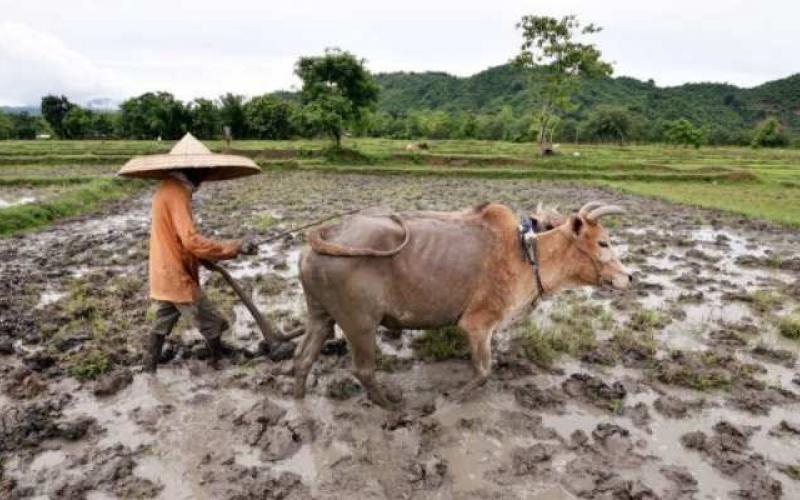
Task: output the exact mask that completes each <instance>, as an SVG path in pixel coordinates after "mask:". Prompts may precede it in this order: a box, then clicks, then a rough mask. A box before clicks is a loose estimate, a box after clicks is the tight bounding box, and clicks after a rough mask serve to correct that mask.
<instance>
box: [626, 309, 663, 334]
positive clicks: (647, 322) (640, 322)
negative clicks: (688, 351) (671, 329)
mask: <svg viewBox="0 0 800 500" xmlns="http://www.w3.org/2000/svg"><path fill="white" fill-rule="evenodd" d="M667 323H669V318H668V317H667V316H665V315H664V314H662V313H660V312H658V311H656V310H654V309H638V310H637V311H636V312H635V313H633V314H632V315H631V318H630V321H629V326H630V327H631V329H633V330H635V331H638V332H648V331H651V330H653V329H658V328H662V327H663V326H665V325H666V324H667Z"/></svg>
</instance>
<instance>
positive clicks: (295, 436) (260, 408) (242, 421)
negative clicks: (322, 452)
mask: <svg viewBox="0 0 800 500" xmlns="http://www.w3.org/2000/svg"><path fill="white" fill-rule="evenodd" d="M285 416H286V410H285V409H283V408H281V407H279V406H277V405H276V404H275V403H272V402H271V401H269V400H266V399H265V400H264V401H262V402H260V403H256V404H255V405H254V406H253V407H252V408H250V409H249V410H248V411H246V412H245V413H243V414H241V415H239V416H237V417H236V418H235V419H234V421H233V423H234V424H235V425H237V426H244V428H245V435H246V442H247V444H248V445H250V446H253V447H255V448H258V449H260V450H261V457H262V459H263V460H265V461H268V462H272V461H277V460H285V459H286V458H289V457H290V456H292V455H294V454H295V453H296V452H297V450H299V449H300V446H301V444H302V443H303V442H310V441H311V440H312V438H313V423H312V422H311V421H310V420H299V419H295V420H286V419H285V418H284V417H285Z"/></svg>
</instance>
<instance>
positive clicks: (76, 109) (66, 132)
mask: <svg viewBox="0 0 800 500" xmlns="http://www.w3.org/2000/svg"><path fill="white" fill-rule="evenodd" d="M91 129H92V116H91V115H90V114H89V113H88V112H86V111H84V110H83V109H82V108H81V107H80V106H73V107H72V108H70V110H69V111H67V114H66V115H64V119H63V120H62V122H61V130H62V131H61V133H62V136H63V137H65V138H67V139H85V138H86V137H87V136H88V135H89V133H90V131H91Z"/></svg>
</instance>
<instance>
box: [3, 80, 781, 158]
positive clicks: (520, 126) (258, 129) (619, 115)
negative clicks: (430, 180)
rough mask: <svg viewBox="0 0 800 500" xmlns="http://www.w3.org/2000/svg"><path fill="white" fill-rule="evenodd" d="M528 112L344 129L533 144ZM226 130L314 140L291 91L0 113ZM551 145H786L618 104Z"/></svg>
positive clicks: (84, 131) (145, 132)
mask: <svg viewBox="0 0 800 500" xmlns="http://www.w3.org/2000/svg"><path fill="white" fill-rule="evenodd" d="M536 124H537V120H536V117H535V115H534V114H532V113H519V112H515V111H514V110H513V108H512V107H511V106H503V107H501V109H500V110H499V111H498V112H496V113H470V112H466V111H458V112H447V111H412V112H409V113H396V112H387V111H368V112H365V113H364V114H363V116H362V117H361V119H360V120H358V121H357V122H356V123H355V124H354V125H353V126H352V127H351V130H349V133H350V134H351V135H354V136H362V137H385V138H392V139H408V140H413V139H481V140H500V141H512V142H530V141H534V140H535V139H536V137H537V135H538V130H537V128H536ZM224 126H227V127H229V128H230V131H231V133H232V135H233V137H235V138H237V139H273V140H275V139H291V138H301V137H315V136H317V135H320V130H319V128H318V127H316V126H315V125H313V120H312V119H311V117H309V115H308V111H307V110H306V109H305V107H304V106H303V105H302V104H301V103H300V100H299V99H296V95H294V94H290V93H280V94H267V95H262V96H258V97H253V98H251V99H245V98H244V97H243V96H241V95H235V94H230V93H228V94H225V95H223V96H220V97H219V98H218V99H216V100H211V99H195V100H193V101H191V102H188V103H184V102H182V101H181V100H179V99H176V98H175V97H174V96H173V95H172V94H169V93H167V92H148V93H145V94H142V95H140V96H138V97H134V98H131V99H128V100H126V101H125V102H123V103H122V104H121V105H120V109H119V111H115V112H109V111H93V110H88V109H84V108H82V107H80V106H78V105H76V104H74V103H71V102H70V101H69V100H68V99H67V98H66V97H64V96H46V97H44V98H42V115H41V116H31V115H28V114H25V113H19V114H10V113H6V114H4V113H2V112H0V139H14V138H16V139H33V138H35V137H36V136H37V134H41V133H46V134H51V135H53V136H55V137H58V138H63V139H112V138H115V139H155V138H159V137H160V138H162V139H165V140H172V139H177V138H180V137H181V136H182V135H183V134H184V133H186V132H187V131H190V132H192V133H193V134H194V135H196V136H197V137H199V138H202V139H219V138H221V137H222V136H223V127H224ZM553 134H554V135H553V137H552V140H553V141H556V142H570V143H574V142H578V143H593V142H597V143H609V142H612V143H621V144H624V143H652V142H657V143H672V144H682V145H693V146H696V147H699V146H701V145H704V144H709V145H742V146H745V145H752V146H761V147H785V146H788V145H790V143H791V139H790V136H789V135H788V134H787V132H786V130H785V129H784V127H783V126H782V125H781V124H780V122H779V121H778V120H776V119H774V118H768V119H766V120H764V121H762V122H759V123H757V124H756V125H755V126H754V127H753V128H751V129H742V128H735V129H727V128H723V127H717V126H713V125H695V124H693V123H692V122H691V121H689V120H686V119H677V120H663V119H662V120H648V119H646V118H644V117H642V116H641V115H639V114H637V113H635V112H632V111H630V110H629V109H627V108H625V107H623V106H604V105H600V106H597V107H595V108H594V109H593V110H592V111H590V112H589V113H588V114H587V115H586V116H585V117H583V118H581V117H569V116H568V117H566V118H563V119H561V120H560V122H559V123H558V124H557V126H556V127H555V129H554V133H553Z"/></svg>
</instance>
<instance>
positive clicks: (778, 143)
mask: <svg viewBox="0 0 800 500" xmlns="http://www.w3.org/2000/svg"><path fill="white" fill-rule="evenodd" d="M750 145H751V146H752V147H754V148H782V147H786V146H788V145H789V137H788V136H787V135H786V133H785V132H784V131H783V127H782V126H781V124H780V122H779V121H778V120H777V119H776V118H767V119H766V120H764V121H762V122H761V123H759V124H758V125H756V131H755V133H754V134H753V140H752V141H751V142H750Z"/></svg>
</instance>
